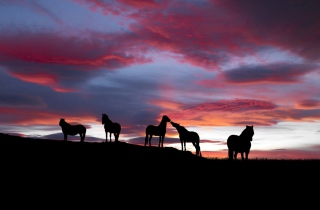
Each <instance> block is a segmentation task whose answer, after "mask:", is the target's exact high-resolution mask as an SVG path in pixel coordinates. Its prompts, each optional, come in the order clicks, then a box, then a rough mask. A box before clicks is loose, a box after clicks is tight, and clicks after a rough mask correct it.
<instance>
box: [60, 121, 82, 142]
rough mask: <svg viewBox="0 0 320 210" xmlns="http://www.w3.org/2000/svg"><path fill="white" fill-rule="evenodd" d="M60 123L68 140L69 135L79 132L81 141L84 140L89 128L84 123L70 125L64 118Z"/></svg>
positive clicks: (65, 138)
mask: <svg viewBox="0 0 320 210" xmlns="http://www.w3.org/2000/svg"><path fill="white" fill-rule="evenodd" d="M59 125H60V126H61V128H62V132H63V135H64V140H65V141H67V135H72V136H75V135H77V134H79V135H80V142H83V141H84V138H85V136H86V130H87V129H86V127H84V126H83V125H80V124H79V125H70V124H69V123H67V122H66V121H65V120H64V119H63V118H61V119H60V122H59Z"/></svg>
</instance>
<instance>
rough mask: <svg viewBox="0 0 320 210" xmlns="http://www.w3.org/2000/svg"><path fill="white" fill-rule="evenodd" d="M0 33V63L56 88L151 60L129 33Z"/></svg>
mask: <svg viewBox="0 0 320 210" xmlns="http://www.w3.org/2000/svg"><path fill="white" fill-rule="evenodd" d="M1 33H2V36H1V37H0V66H3V67H5V68H6V70H7V71H8V72H9V73H10V74H11V75H12V76H14V77H16V78H19V79H21V80H23V81H26V82H31V83H36V84H40V85H45V86H49V87H51V88H52V89H54V90H56V91H58V92H65V91H74V90H75V89H76V88H77V87H78V85H79V84H82V83H83V82H84V81H86V80H88V79H89V78H92V77H94V76H96V75H97V74H98V73H99V72H101V71H108V70H115V69H120V68H123V67H127V66H130V65H133V64H142V63H147V62H151V59H150V58H146V57H145V56H144V55H143V54H142V52H141V53H139V45H135V44H134V41H133V40H132V39H129V37H130V36H131V35H130V34H99V33H98V34H92V36H88V37H87V38H84V37H82V36H81V35H79V36H78V37H76V36H64V35H59V34H58V33H54V32H40V31H38V32H31V31H28V30H23V31H20V32H19V31H17V32H13V31H10V30H9V31H5V30H2V31H1ZM126 36H128V37H127V38H126ZM133 48H134V49H133ZM141 50H142V51H143V49H141Z"/></svg>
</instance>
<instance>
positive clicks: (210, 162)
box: [0, 134, 320, 184]
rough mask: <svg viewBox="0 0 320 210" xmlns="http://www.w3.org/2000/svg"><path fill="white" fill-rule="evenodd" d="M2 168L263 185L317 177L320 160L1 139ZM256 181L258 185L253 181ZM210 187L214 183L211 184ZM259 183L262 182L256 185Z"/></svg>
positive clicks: (115, 144)
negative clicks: (202, 154) (227, 156)
mask: <svg viewBox="0 0 320 210" xmlns="http://www.w3.org/2000/svg"><path fill="white" fill-rule="evenodd" d="M0 155H1V160H2V169H3V170H7V169H9V171H10V170H11V171H15V172H16V173H15V174H17V173H18V174H19V173H26V172H28V173H38V172H40V173H48V172H50V173H49V174H48V175H52V174H55V175H56V176H59V177H61V176H62V177H63V176H66V177H73V176H75V177H81V176H83V177H87V178H91V179H92V178H98V179H112V178H120V177H127V178H130V179H137V180H148V179H149V180H157V179H160V180H161V179H162V180H163V179H166V180H171V179H172V180H179V179H186V180H188V181H190V180H192V179H195V180H197V181H200V182H201V181H204V180H215V181H217V180H220V181H221V182H223V181H224V180H225V181H226V180H228V181H230V180H231V181H237V180H238V179H244V180H253V179H258V180H265V181H264V182H263V183H262V184H266V182H268V181H271V180H273V181H281V182H283V183H286V182H287V183H289V182H291V181H292V180H295V182H299V181H301V180H304V181H311V180H314V178H315V177H320V172H319V168H320V160H254V159H252V160H250V159H249V160H248V161H247V162H242V161H240V160H237V161H233V162H230V161H228V160H225V159H207V158H200V157H197V156H195V155H194V154H192V153H191V152H183V151H180V150H178V149H175V148H170V147H165V148H158V147H144V146H139V145H133V144H128V143H125V142H118V143H115V142H111V143H110V142H108V143H89V142H83V143H80V142H70V141H62V140H45V139H32V138H22V137H18V136H11V135H7V134H0ZM258 182H259V181H258ZM212 184H213V183H212ZM260 184H261V183H260Z"/></svg>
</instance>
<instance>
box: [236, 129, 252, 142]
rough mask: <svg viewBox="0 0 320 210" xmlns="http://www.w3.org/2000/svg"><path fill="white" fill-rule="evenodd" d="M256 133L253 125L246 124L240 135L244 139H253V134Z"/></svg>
mask: <svg viewBox="0 0 320 210" xmlns="http://www.w3.org/2000/svg"><path fill="white" fill-rule="evenodd" d="M253 135H254V131H253V126H246V128H245V129H244V130H243V131H242V132H241V134H240V135H239V136H240V137H241V138H242V139H249V140H250V141H251V140H252V136H253Z"/></svg>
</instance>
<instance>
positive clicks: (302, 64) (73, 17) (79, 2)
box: [0, 0, 320, 159]
mask: <svg viewBox="0 0 320 210" xmlns="http://www.w3.org/2000/svg"><path fill="white" fill-rule="evenodd" d="M0 13H1V18H0V132H1V133H6V134H11V135H19V136H25V137H35V138H42V139H44V140H45V139H56V140H63V134H62V130H61V127H60V126H59V121H60V119H61V118H64V119H65V121H66V122H68V123H70V124H72V125H76V124H82V125H84V126H85V127H86V128H87V133H86V138H85V141H88V142H103V141H105V130H104V127H103V124H102V121H101V117H102V113H105V114H107V115H108V116H109V118H110V120H111V121H113V122H117V123H119V124H120V125H121V127H122V129H121V133H120V137H119V140H120V141H123V142H128V143H132V144H138V145H144V139H145V129H146V127H147V126H148V125H158V124H159V123H160V121H161V118H162V116H163V115H167V116H168V117H169V118H170V119H171V120H172V121H173V122H175V123H179V124H180V125H182V126H184V127H186V128H187V129H188V130H189V131H194V132H197V133H198V134H199V136H200V148H201V152H202V155H203V157H210V158H226V157H227V150H228V148H227V145H226V142H227V139H228V137H229V136H230V135H240V133H241V132H242V130H244V129H245V127H246V125H250V126H251V125H253V126H254V132H255V134H254V136H253V140H252V142H251V152H250V154H249V159H250V158H268V159H320V91H319V88H320V82H319V79H320V39H319V37H320V1H316V0H307V1H303V0H281V1H278V0H241V1H234V0H197V1H192V0H163V1H161V0H136V1H130V0H55V1H51V0H1V1H0ZM68 140H71V141H80V137H79V135H77V136H68ZM112 140H113V141H114V137H113V138H112ZM158 142H159V137H158V136H153V138H152V140H151V143H152V146H158ZM164 146H165V147H174V148H177V149H181V144H180V140H179V135H178V132H177V130H176V129H175V128H174V127H173V126H172V125H171V124H170V123H167V129H166V136H165V139H164ZM186 146H187V150H188V151H191V152H193V153H194V152H195V148H194V147H193V145H192V144H191V143H187V145H186ZM238 157H240V155H238Z"/></svg>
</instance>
